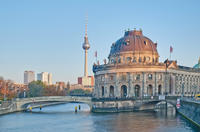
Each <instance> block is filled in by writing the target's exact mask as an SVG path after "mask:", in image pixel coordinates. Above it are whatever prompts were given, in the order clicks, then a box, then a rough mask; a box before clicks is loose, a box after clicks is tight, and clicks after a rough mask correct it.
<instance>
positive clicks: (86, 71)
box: [84, 49, 88, 77]
mask: <svg viewBox="0 0 200 132" xmlns="http://www.w3.org/2000/svg"><path fill="white" fill-rule="evenodd" d="M87 53H88V50H87V49H86V50H85V66H84V76H85V77H88V65H87Z"/></svg>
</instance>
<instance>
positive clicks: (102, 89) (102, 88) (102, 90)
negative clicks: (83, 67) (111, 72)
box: [101, 86, 104, 97]
mask: <svg viewBox="0 0 200 132" xmlns="http://www.w3.org/2000/svg"><path fill="white" fill-rule="evenodd" d="M101 93H102V94H101V96H102V97H104V86H102V87H101Z"/></svg>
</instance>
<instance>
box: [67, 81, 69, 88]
mask: <svg viewBox="0 0 200 132" xmlns="http://www.w3.org/2000/svg"><path fill="white" fill-rule="evenodd" d="M67 89H68V90H69V89H70V83H69V81H68V82H67Z"/></svg>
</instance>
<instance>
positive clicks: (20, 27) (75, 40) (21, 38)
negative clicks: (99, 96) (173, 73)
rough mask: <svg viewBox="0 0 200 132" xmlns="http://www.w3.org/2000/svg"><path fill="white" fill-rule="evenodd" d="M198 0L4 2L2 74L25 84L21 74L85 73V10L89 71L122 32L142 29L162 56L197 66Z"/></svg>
mask: <svg viewBox="0 0 200 132" xmlns="http://www.w3.org/2000/svg"><path fill="white" fill-rule="evenodd" d="M199 5H200V1H199V0H165V1H164V0H144V1H143V0H135V1H134V0H121V1H119V0H99V1H94V0H2V1H0V76H3V77H4V78H5V79H12V80H14V81H16V82H23V72H24V71H25V70H33V71H35V72H36V73H37V72H42V71H47V72H51V73H52V74H53V81H54V82H56V81H70V82H71V83H75V82H76V80H77V77H78V76H82V75H83V62H84V52H83V49H82V43H83V37H84V30H85V29H84V24H85V14H86V13H88V20H89V21H88V36H89V42H90V44H91V48H90V49H89V56H88V57H89V60H88V61H89V62H88V63H89V74H92V65H93V63H94V61H95V58H94V52H95V51H96V50H97V52H98V59H99V60H100V62H101V63H102V62H103V59H104V58H107V57H108V54H109V50H110V46H111V44H112V43H113V42H115V41H116V40H117V39H119V38H120V37H122V36H123V35H124V30H126V29H128V28H130V29H133V28H137V29H139V28H142V30H143V34H144V35H145V36H147V37H149V38H150V39H151V40H152V41H154V42H157V43H158V52H159V54H160V60H161V61H164V59H166V58H168V57H169V47H170V45H172V46H173V48H174V52H173V54H172V58H173V59H176V60H177V61H178V64H180V65H185V66H193V65H195V64H196V63H197V61H198V57H199V56H200V41H199V38H200V8H199Z"/></svg>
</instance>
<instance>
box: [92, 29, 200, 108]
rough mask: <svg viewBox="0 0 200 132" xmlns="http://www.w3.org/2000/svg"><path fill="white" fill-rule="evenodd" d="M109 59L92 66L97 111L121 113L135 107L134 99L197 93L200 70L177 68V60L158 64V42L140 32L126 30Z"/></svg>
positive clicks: (199, 86)
mask: <svg viewBox="0 0 200 132" xmlns="http://www.w3.org/2000/svg"><path fill="white" fill-rule="evenodd" d="M108 60H109V61H108V63H104V64H103V65H99V64H98V65H97V64H94V66H93V72H94V75H95V88H94V93H93V94H94V95H93V97H94V100H95V99H96V100H97V102H95V101H94V106H95V108H96V109H97V108H99V109H111V108H115V107H116V106H117V107H118V108H119V109H120V108H123V110H124V108H126V107H127V108H130V107H131V108H132V107H134V103H133V102H131V101H132V100H133V99H134V100H135V99H136V100H137V99H138V100H141V99H144V98H154V97H158V96H159V95H170V96H181V95H184V96H191V95H194V94H195V93H199V92H200V70H199V69H194V68H189V67H185V66H178V65H177V61H172V60H168V59H167V60H166V61H165V62H160V61H159V53H158V51H157V43H154V42H153V41H152V40H151V39H149V38H148V37H146V36H144V35H143V33H142V30H132V31H126V32H125V34H124V36H123V37H122V38H120V39H119V40H117V41H116V42H115V43H113V44H112V46H111V50H110V54H109V56H108ZM194 87H195V88H196V89H195V90H196V91H194ZM106 100H108V101H106ZM119 109H118V110H119Z"/></svg>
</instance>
